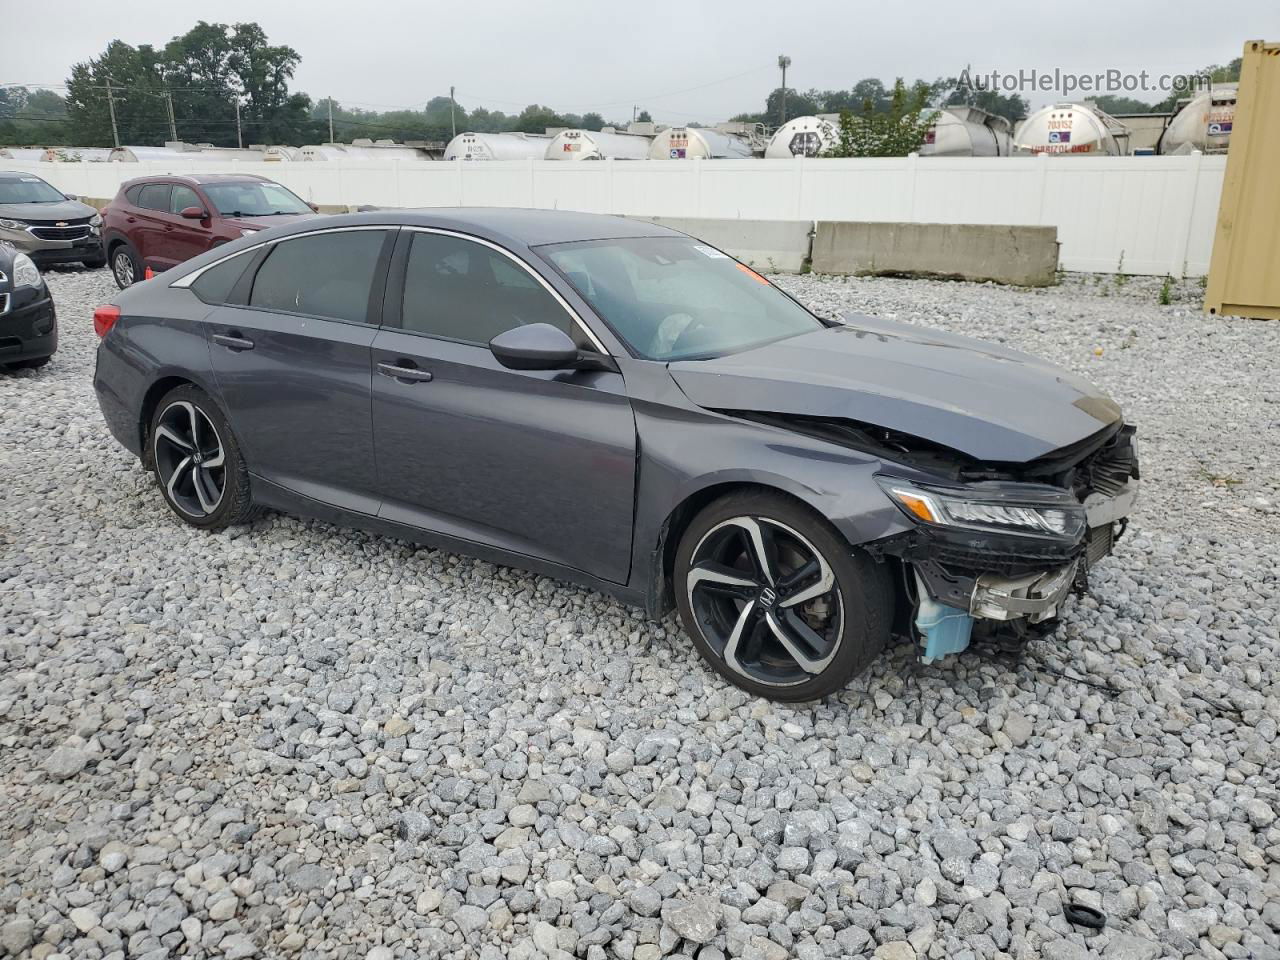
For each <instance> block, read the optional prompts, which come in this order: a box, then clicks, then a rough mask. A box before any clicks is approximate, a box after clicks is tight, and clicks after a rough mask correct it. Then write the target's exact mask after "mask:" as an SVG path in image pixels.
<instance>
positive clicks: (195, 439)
mask: <svg viewBox="0 0 1280 960" xmlns="http://www.w3.org/2000/svg"><path fill="white" fill-rule="evenodd" d="M179 405H180V406H181V407H182V408H183V409H185V410H186V411H187V419H188V420H189V421H190V422H191V443H192V444H193V445H194V446H195V448H196V449H197V450H199V449H200V446H201V444H200V415H199V414H198V413H196V408H195V407H194V406H192V405H191V404H189V403H187V402H186V401H182V402H181V403H180V404H179Z"/></svg>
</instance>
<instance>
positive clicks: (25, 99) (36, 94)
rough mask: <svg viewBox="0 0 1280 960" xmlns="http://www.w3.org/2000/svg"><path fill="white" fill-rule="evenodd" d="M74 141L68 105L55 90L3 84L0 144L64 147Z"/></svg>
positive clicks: (0, 97) (0, 91) (0, 90)
mask: <svg viewBox="0 0 1280 960" xmlns="http://www.w3.org/2000/svg"><path fill="white" fill-rule="evenodd" d="M69 143H71V130H70V122H69V120H68V119H67V104H66V101H65V100H63V99H62V97H60V96H58V94H56V93H54V92H53V91H52V90H41V89H38V88H37V89H28V88H27V87H0V144H4V145H13V146H19V145H21V146H27V145H38V146H61V145H64V144H69Z"/></svg>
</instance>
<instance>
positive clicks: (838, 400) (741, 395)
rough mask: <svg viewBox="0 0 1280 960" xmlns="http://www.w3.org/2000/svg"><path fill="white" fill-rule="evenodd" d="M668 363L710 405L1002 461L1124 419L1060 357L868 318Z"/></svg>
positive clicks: (1032, 455) (695, 397)
mask: <svg viewBox="0 0 1280 960" xmlns="http://www.w3.org/2000/svg"><path fill="white" fill-rule="evenodd" d="M669 369H670V371H671V375H672V377H673V378H674V379H675V381H676V383H677V384H679V386H680V389H681V390H683V391H684V392H685V394H686V395H687V396H688V397H689V399H690V400H692V401H693V402H694V403H696V404H698V405H699V406H701V407H707V408H713V409H718V410H741V411H744V412H748V411H749V412H755V413H772V414H781V415H792V416H804V417H825V418H831V419H842V420H856V421H861V422H863V423H869V424H873V425H875V426H879V427H884V428H887V429H890V430H896V431H900V432H902V433H907V434H911V435H912V436H915V437H919V438H920V439H923V440H928V441H930V442H932V443H937V444H941V445H943V446H946V447H950V448H951V449H953V450H958V451H960V452H961V453H963V454H966V455H968V456H970V457H973V458H974V459H977V460H985V461H994V462H1004V463H1024V462H1026V461H1028V460H1034V459H1036V458H1037V457H1041V456H1044V455H1045V454H1047V453H1051V452H1052V451H1055V450H1057V449H1059V448H1061V447H1065V446H1068V445H1070V444H1073V443H1077V442H1079V441H1081V440H1084V439H1086V438H1087V437H1089V436H1091V435H1093V434H1095V433H1097V432H1098V431H1099V430H1102V429H1103V428H1104V427H1107V426H1109V425H1111V424H1113V423H1115V422H1116V421H1117V420H1119V419H1120V408H1119V407H1118V406H1117V405H1116V403H1115V401H1113V400H1112V399H1111V398H1110V397H1108V396H1106V394H1104V393H1102V392H1101V391H1099V390H1098V389H1097V388H1096V387H1094V386H1093V385H1092V384H1090V383H1089V382H1088V381H1087V380H1084V379H1083V378H1081V377H1077V376H1075V375H1074V374H1072V373H1069V372H1067V371H1066V370H1063V369H1062V368H1060V367H1056V366H1054V365H1053V364H1051V363H1046V362H1045V361H1043V360H1039V359H1037V358H1035V357H1032V356H1030V355H1028V354H1025V353H1019V352H1018V351H1016V350H1008V349H1006V348H1004V347H1001V346H998V345H997V344H992V343H985V342H983V341H980V340H973V339H970V338H969V337H961V336H956V335H954V334H949V333H943V332H941V331H937V330H930V329H927V328H924V327H916V326H911V325H908V324H902V323H894V322H891V321H887V320H879V319H876V318H873V317H867V316H861V315H858V316H851V317H847V318H844V325H843V326H836V327H830V328H827V329H824V330H820V331H815V332H814V333H809V334H804V335H802V336H798V337H792V338H790V339H786V340H780V341H777V342H775V343H770V344H766V345H764V346H761V347H756V348H754V349H751V350H746V351H744V352H742V353H737V354H733V355H731V356H727V357H721V358H718V359H714V360H681V361H676V362H673V363H671V364H669Z"/></svg>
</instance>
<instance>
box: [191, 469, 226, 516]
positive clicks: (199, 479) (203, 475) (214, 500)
mask: <svg viewBox="0 0 1280 960" xmlns="http://www.w3.org/2000/svg"><path fill="white" fill-rule="evenodd" d="M191 481H192V486H194V487H195V488H196V499H197V500H199V501H200V506H201V507H202V508H203V509H204V512H205V513H213V511H214V510H215V509H217V506H218V500H219V496H218V489H217V487H215V486H214V484H213V478H212V477H210V476H209V474H208V472H207V471H206V470H205V469H204V467H196V468H194V469H193V470H192V471H191Z"/></svg>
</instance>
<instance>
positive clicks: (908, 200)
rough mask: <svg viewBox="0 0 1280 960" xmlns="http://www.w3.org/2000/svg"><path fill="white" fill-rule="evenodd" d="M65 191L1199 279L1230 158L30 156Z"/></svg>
mask: <svg viewBox="0 0 1280 960" xmlns="http://www.w3.org/2000/svg"><path fill="white" fill-rule="evenodd" d="M0 169H7V170H9V169H11V170H25V171H30V172H32V173H35V174H38V175H39V176H42V177H44V178H45V179H46V180H48V181H50V182H51V183H53V184H54V185H55V186H57V187H58V188H59V189H61V190H63V191H65V192H67V193H75V194H78V195H82V196H86V197H94V198H108V197H112V196H114V195H115V193H116V188H117V187H118V185H119V184H120V182H121V181H123V180H127V179H130V178H132V177H138V176H144V175H154V174H162V173H194V172H204V173H229V172H232V171H236V172H242V173H257V174H262V175H263V176H266V177H270V178H271V179H273V180H278V181H279V182H281V183H283V184H285V185H287V186H289V187H290V188H291V189H293V190H294V191H295V192H296V193H298V194H299V195H300V196H302V197H303V198H305V199H307V200H310V201H312V202H314V203H318V204H326V205H343V204H345V205H350V206H352V207H355V206H358V205H362V204H372V205H375V206H387V207H436V206H505V207H539V208H547V209H562V210H583V211H589V212H595V213H617V214H627V215H631V216H643V217H681V218H686V217H699V218H727V219H744V220H746V219H754V220H855V221H898V222H907V223H982V224H991V223H998V224H1019V225H1033V226H1056V227H1057V228H1058V239H1059V241H1060V242H1061V244H1062V248H1061V260H1060V265H1061V267H1062V269H1064V270H1084V271H1093V272H1099V273H1133V274H1155V275H1165V274H1168V275H1171V276H1174V277H1181V276H1202V275H1204V274H1206V273H1208V270H1209V255H1210V251H1211V249H1212V246H1213V235H1214V227H1215V222H1216V219H1217V213H1218V198H1219V194H1220V193H1221V191H1222V180H1223V174H1224V171H1225V169H1226V157H1225V156H1201V155H1199V154H1193V155H1191V156H1185V157H1106V158H1102V157H1096V158H1093V157H1091V158H1076V157H1070V158H1067V157H1050V156H1047V155H1042V156H1040V157H1035V158H1031V157H1027V158H1023V157H993V158H976V157H957V158H946V159H944V158H938V157H925V158H921V157H915V156H911V157H901V158H891V159H857V160H826V159H807V160H806V159H795V160H691V161H660V160H633V161H626V160H605V161H603V162H596V163H559V162H555V161H544V160H527V161H523V160H517V161H505V162H470V163H468V162H460V161H454V162H429V161H418V162H415V161H400V160H389V161H388V160H331V161H328V162H320V163H299V162H292V163H247V162H241V161H231V162H221V163H212V162H207V161H206V162H200V161H193V160H183V159H178V160H175V161H172V162H165V161H159V162H157V161H149V162H143V163H20V162H13V161H9V162H7V161H3V160H0Z"/></svg>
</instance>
